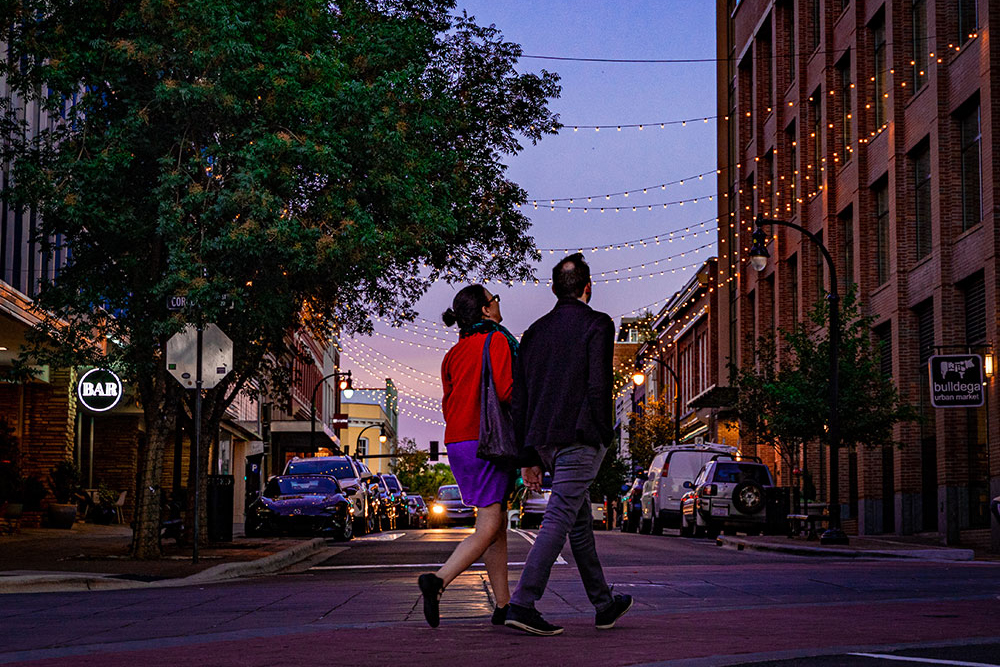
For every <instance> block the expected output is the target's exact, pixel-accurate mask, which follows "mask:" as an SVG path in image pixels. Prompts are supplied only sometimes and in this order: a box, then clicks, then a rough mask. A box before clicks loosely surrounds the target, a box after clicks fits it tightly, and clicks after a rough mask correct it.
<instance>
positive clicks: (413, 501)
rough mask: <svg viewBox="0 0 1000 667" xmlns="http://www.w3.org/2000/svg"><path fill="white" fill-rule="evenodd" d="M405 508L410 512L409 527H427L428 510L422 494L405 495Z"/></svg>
mask: <svg viewBox="0 0 1000 667" xmlns="http://www.w3.org/2000/svg"><path fill="white" fill-rule="evenodd" d="M406 508H407V510H408V511H409V514H410V528H426V527H427V515H428V514H429V513H430V510H429V509H428V508H427V503H425V502H424V499H423V496H407V497H406Z"/></svg>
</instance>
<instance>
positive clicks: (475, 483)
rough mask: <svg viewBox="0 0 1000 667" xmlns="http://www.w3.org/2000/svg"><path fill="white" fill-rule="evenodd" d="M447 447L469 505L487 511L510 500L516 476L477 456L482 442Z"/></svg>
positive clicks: (455, 473)
mask: <svg viewBox="0 0 1000 667" xmlns="http://www.w3.org/2000/svg"><path fill="white" fill-rule="evenodd" d="M445 446H446V447H447V448H448V463H450V464H451V472H452V474H453V475H455V481H456V482H458V489H459V491H461V492H462V500H463V501H464V502H465V504H466V505H471V506H472V507H486V506H488V505H493V504H494V503H499V502H502V501H503V500H504V499H505V498H506V497H507V491H508V490H509V489H510V485H511V482H512V481H513V476H512V475H511V474H510V473H508V472H504V471H503V470H501V469H500V468H498V467H496V466H495V465H494V464H492V463H490V462H489V461H484V460H482V459H481V458H479V457H477V456H476V449H478V447H479V441H478V440H464V441H462V442H452V443H449V444H447V445H445Z"/></svg>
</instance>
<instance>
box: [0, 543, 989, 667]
mask: <svg viewBox="0 0 1000 667" xmlns="http://www.w3.org/2000/svg"><path fill="white" fill-rule="evenodd" d="M533 532H534V531H524V532H512V533H511V535H510V539H509V543H510V559H509V560H510V561H511V563H512V565H511V569H512V579H516V577H517V575H518V574H519V571H520V566H519V565H518V564H519V563H522V562H523V561H524V558H525V556H526V555H527V551H528V549H529V548H530V541H531V539H533ZM466 534H467V531H465V530H461V529H459V530H430V531H419V530H415V531H400V532H396V533H391V534H382V535H375V536H369V537H366V538H362V539H358V540H355V541H353V542H351V543H349V544H347V545H334V544H331V546H330V548H329V549H328V550H326V551H324V552H321V553H320V554H319V555H317V556H316V557H315V558H313V559H312V560H311V561H309V562H306V563H302V564H300V565H299V566H297V567H295V568H292V569H291V570H290V571H289V572H287V573H284V574H281V575H276V576H271V577H264V578H259V579H252V580H244V581H237V582H230V583H225V584H215V585H206V586H202V587H182V588H151V589H136V590H125V591H105V592H89V593H50V594H36V595H7V596H2V597H0V664H31V665H52V666H54V665H74V666H77V665H81V666H86V665H95V666H96V665H101V666H102V667H115V666H117V665H122V666H125V665H127V666H128V667H135V665H142V667H154V666H156V665H170V666H171V667H176V665H178V664H198V665H219V666H220V667H221V666H229V665H311V664H323V665H325V664H343V665H361V664H393V665H452V664H458V665H462V664H465V663H468V664H476V665H494V664H496V665H506V664H512V665H520V664H524V663H525V662H528V663H530V664H532V665H563V664H573V665H627V664H673V665H723V664H751V663H760V664H772V665H807V664H808V665H879V664H884V665H892V664H906V663H904V662H899V659H900V658H905V657H906V656H909V657H914V656H915V657H919V658H921V659H923V660H930V661H940V660H950V661H957V662H952V663H940V662H938V663H936V664H970V665H972V664H995V665H1000V564H998V563H995V562H994V563H980V562H966V563H955V562H951V563H940V562H921V561H912V562H910V561H893V560H847V559H844V560H840V559H830V558H809V557H801V556H790V555H777V554H769V553H764V552H751V551H743V552H737V551H734V550H729V549H722V548H719V547H717V546H716V545H715V542H714V541H713V540H708V539H701V540H692V539H682V538H678V537H675V536H671V537H654V536H643V535H625V534H621V533H598V550H599V552H600V554H601V558H602V561H603V563H604V566H605V571H606V574H607V577H608V580H609V582H611V583H612V584H613V585H614V588H615V591H616V592H626V593H629V594H631V595H633V596H634V597H635V599H636V605H635V607H634V609H633V610H632V611H631V612H630V613H629V615H628V616H626V617H625V618H623V619H622V620H621V621H620V622H619V624H618V626H617V627H616V628H615V629H614V630H611V631H597V630H595V629H594V627H593V608H592V607H590V605H589V603H588V601H587V599H586V596H585V594H584V592H583V589H582V586H581V585H580V583H579V579H578V576H577V573H576V568H575V567H574V566H573V559H572V554H571V553H569V549H568V548H567V549H566V550H564V552H563V556H564V558H563V559H562V562H561V563H559V564H557V565H556V566H555V567H554V568H553V574H552V578H551V580H550V586H549V590H548V592H547V594H546V596H545V597H544V598H543V600H542V601H541V603H540V604H539V608H540V610H541V611H542V612H543V613H544V614H545V615H546V618H549V619H550V620H552V621H555V622H557V623H559V624H562V625H565V627H566V633H565V634H564V635H562V636H560V637H553V638H536V637H528V636H525V635H522V634H519V633H517V632H515V631H513V630H510V629H507V628H495V627H492V626H490V625H489V620H488V617H489V614H490V611H491V609H492V600H491V596H490V594H489V590H488V586H487V585H486V583H485V572H484V571H483V570H482V569H481V568H474V569H473V570H472V571H470V572H469V573H467V574H465V575H463V576H462V577H460V578H459V579H458V580H456V581H455V582H454V583H453V584H452V585H451V586H449V588H448V590H447V591H446V592H445V595H444V598H443V600H442V618H443V622H442V625H441V627H440V628H438V629H437V630H432V629H430V628H427V627H426V625H425V624H424V622H423V618H422V613H421V610H420V604H419V602H420V600H419V595H418V592H417V588H416V583H415V582H416V577H417V575H418V574H419V573H421V572H425V571H432V570H433V569H434V568H435V567H436V566H437V565H438V564H440V563H443V562H444V560H445V559H446V558H447V555H448V554H449V553H450V552H451V550H452V549H453V548H454V546H455V544H456V543H457V541H458V540H460V539H462V538H463V537H464V536H465V535H466ZM859 653H865V654H870V655H876V656H881V657H868V656H862V655H852V654H859ZM885 656H889V657H885ZM891 658H894V659H891ZM910 664H918V663H910ZM922 664H935V663H934V662H924V663H922Z"/></svg>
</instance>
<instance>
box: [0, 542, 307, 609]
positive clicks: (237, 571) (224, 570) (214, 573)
mask: <svg viewBox="0 0 1000 667" xmlns="http://www.w3.org/2000/svg"><path fill="white" fill-rule="evenodd" d="M325 545H326V540H324V539H323V538H319V537H317V538H315V539H312V540H309V541H308V542H302V543H301V544H296V545H295V546H293V547H289V548H287V549H284V550H282V551H279V552H277V553H273V554H271V555H270V556H264V557H263V558H258V559H257V560H250V561H239V562H235V563H220V564H219V565H215V566H213V567H210V568H208V569H207V570H202V571H201V572H197V573H195V574H192V575H190V576H187V577H181V578H176V579H162V580H160V581H134V580H130V579H119V578H117V577H116V576H115V575H100V576H97V575H93V574H51V573H46V574H40V575H30V574H29V575H16V576H11V577H4V576H0V595H10V594H16V593H66V592H73V591H95V590H102V591H110V590H126V589H134V588H172V587H179V586H197V585H202V584H211V583H216V582H221V581H228V580H232V579H237V578H240V577H256V576H261V575H265V574H272V573H274V572H278V571H280V570H283V569H285V568H286V567H289V566H291V565H294V564H295V563H298V562H299V561H301V560H305V559H306V558H308V557H310V556H312V555H313V554H315V553H316V552H318V551H319V550H320V549H322V548H323V547H324V546H325Z"/></svg>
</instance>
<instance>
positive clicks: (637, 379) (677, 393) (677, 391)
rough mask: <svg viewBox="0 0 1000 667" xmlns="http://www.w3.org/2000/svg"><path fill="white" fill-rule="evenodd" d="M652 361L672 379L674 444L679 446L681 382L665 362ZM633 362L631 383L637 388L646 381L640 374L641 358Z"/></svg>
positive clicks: (654, 359) (641, 373) (655, 359)
mask: <svg viewBox="0 0 1000 667" xmlns="http://www.w3.org/2000/svg"><path fill="white" fill-rule="evenodd" d="M652 361H655V362H656V363H658V364H660V365H661V366H663V367H664V368H665V369H667V372H668V373H670V376H671V377H673V378H674V444H675V445H679V444H681V381H680V378H678V377H677V373H675V372H674V369H673V368H671V367H670V365H669V364H667V362H665V361H663V359H659V358H657V357H653V358H652ZM635 362H636V363H635V372H634V373H633V374H632V383H633V384H634V385H635V386H637V387H638V386H640V385H642V383H643V382H645V381H646V374H645V373H643V372H642V357H639V358H637V359H636V360H635Z"/></svg>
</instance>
